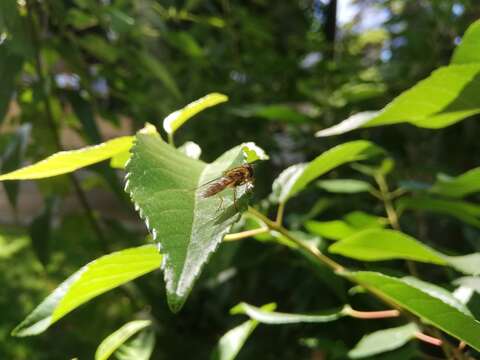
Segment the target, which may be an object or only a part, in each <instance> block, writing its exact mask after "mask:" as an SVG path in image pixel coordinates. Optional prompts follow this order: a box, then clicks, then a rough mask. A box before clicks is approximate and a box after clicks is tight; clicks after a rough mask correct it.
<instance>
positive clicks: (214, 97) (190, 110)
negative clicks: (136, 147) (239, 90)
mask: <svg viewBox="0 0 480 360" xmlns="http://www.w3.org/2000/svg"><path fill="white" fill-rule="evenodd" d="M227 100H228V97H227V96H226V95H223V94H219V93H211V94H208V95H206V96H204V97H202V98H200V99H198V100H196V101H194V102H192V103H190V104H188V105H187V106H185V107H184V108H182V109H180V110H177V111H175V112H173V113H171V114H170V115H168V116H167V117H166V118H165V120H163V128H164V129H165V131H166V132H167V133H168V134H173V133H175V131H177V129H178V128H179V127H181V126H182V125H183V124H184V123H185V122H186V121H187V120H188V119H190V118H191V117H193V116H195V115H196V114H198V113H199V112H200V111H203V110H205V109H207V108H209V107H212V106H215V105H217V104H220V103H222V102H225V101H227Z"/></svg>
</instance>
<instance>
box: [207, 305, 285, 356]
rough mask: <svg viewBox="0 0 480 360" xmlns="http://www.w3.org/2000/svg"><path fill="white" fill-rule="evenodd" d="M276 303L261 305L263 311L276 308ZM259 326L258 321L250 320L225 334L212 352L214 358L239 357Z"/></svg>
mask: <svg viewBox="0 0 480 360" xmlns="http://www.w3.org/2000/svg"><path fill="white" fill-rule="evenodd" d="M275 307H276V305H275V304H267V305H264V306H262V307H261V309H262V310H263V311H273V310H275ZM257 326H258V321H256V320H248V321H246V322H244V323H243V324H241V325H239V326H237V327H235V328H233V329H231V330H230V331H228V332H227V333H226V334H225V335H223V336H222V337H221V339H220V341H219V342H218V344H217V347H216V348H215V350H214V351H213V353H212V356H211V359H212V360H233V359H235V358H236V357H237V355H238V353H239V352H240V350H241V349H242V347H243V345H244V344H245V342H246V341H247V339H248V337H249V336H250V334H251V333H252V332H253V330H255V328H256V327H257Z"/></svg>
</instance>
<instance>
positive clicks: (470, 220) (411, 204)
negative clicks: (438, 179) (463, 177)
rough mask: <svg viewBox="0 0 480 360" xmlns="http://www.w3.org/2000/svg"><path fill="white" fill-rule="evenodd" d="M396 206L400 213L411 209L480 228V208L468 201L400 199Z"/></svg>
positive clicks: (424, 197)
mask: <svg viewBox="0 0 480 360" xmlns="http://www.w3.org/2000/svg"><path fill="white" fill-rule="evenodd" d="M396 205H397V207H398V210H399V211H400V212H402V211H404V210H406V209H410V210H423V211H428V212H432V213H438V214H446V215H450V216H453V217H455V218H457V219H458V220H460V221H464V222H466V223H467V224H470V225H473V226H476V227H480V206H478V205H476V204H473V203H470V202H467V201H461V200H450V199H436V198H432V197H429V196H418V197H412V198H407V197H404V198H402V199H399V200H398V201H397V202H396Z"/></svg>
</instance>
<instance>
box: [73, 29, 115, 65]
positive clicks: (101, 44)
mask: <svg viewBox="0 0 480 360" xmlns="http://www.w3.org/2000/svg"><path fill="white" fill-rule="evenodd" d="M77 41H78V44H79V45H80V46H81V47H82V48H84V49H85V50H86V51H88V52H89V53H90V54H92V55H93V56H95V57H97V58H98V59H99V60H102V61H105V62H106V63H114V62H115V61H116V60H117V59H118V56H119V49H118V47H116V46H114V45H112V44H110V43H109V42H108V41H107V40H105V39H104V38H103V37H101V36H98V35H93V34H88V35H84V36H82V37H79V38H78V39H77Z"/></svg>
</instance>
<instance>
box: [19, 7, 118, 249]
mask: <svg viewBox="0 0 480 360" xmlns="http://www.w3.org/2000/svg"><path fill="white" fill-rule="evenodd" d="M26 5H27V15H28V22H29V26H30V33H31V38H32V45H33V49H34V56H35V69H36V72H37V76H38V80H39V82H40V87H41V96H42V101H43V103H44V106H45V114H46V117H47V122H48V126H49V127H50V130H51V132H52V135H53V139H54V142H55V146H56V147H57V149H58V151H62V150H63V148H62V144H61V141H60V135H59V131H58V127H57V124H56V123H55V119H54V116H53V111H52V106H51V104H50V100H49V97H48V94H49V88H48V85H47V82H46V80H45V75H44V74H43V70H42V57H41V53H40V51H41V50H40V49H41V44H40V39H39V37H38V33H39V29H38V28H37V26H36V22H35V19H34V16H33V5H32V0H27V1H26ZM69 179H70V181H71V183H72V185H73V187H74V189H75V192H76V194H77V197H78V200H79V201H80V204H81V205H82V206H83V208H84V210H85V214H86V216H87V218H88V221H89V222H90V224H91V226H92V229H93V231H94V232H95V233H96V235H97V237H98V239H99V240H100V246H101V247H102V250H103V251H104V252H109V251H108V250H109V249H108V245H107V242H106V239H105V236H104V235H103V231H102V229H101V228H100V225H99V224H98V223H97V220H96V219H95V215H94V214H93V210H92V208H91V207H90V204H89V203H88V199H87V196H86V195H85V192H84V191H83V189H82V187H81V186H80V183H79V182H78V180H77V179H76V178H75V176H74V175H73V174H69Z"/></svg>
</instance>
